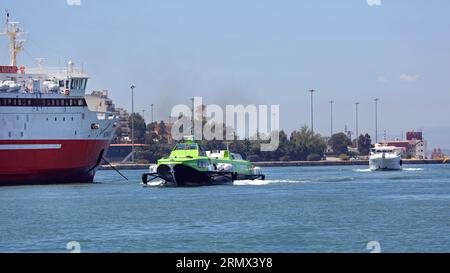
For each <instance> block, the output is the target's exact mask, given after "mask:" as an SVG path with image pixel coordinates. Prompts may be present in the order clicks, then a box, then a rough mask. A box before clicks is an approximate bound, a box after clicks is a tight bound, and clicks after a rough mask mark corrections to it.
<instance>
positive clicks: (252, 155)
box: [116, 114, 372, 163]
mask: <svg viewBox="0 0 450 273" xmlns="http://www.w3.org/2000/svg"><path fill="white" fill-rule="evenodd" d="M133 117H134V132H135V133H134V134H135V142H136V143H143V144H149V147H148V148H147V149H145V150H143V151H139V152H137V154H136V157H137V159H138V160H140V161H141V162H152V163H154V162H156V161H157V160H158V159H160V158H162V157H166V156H168V154H169V153H170V152H171V150H172V149H173V146H174V144H175V143H176V141H175V143H172V144H169V139H170V134H171V132H169V131H168V130H167V126H166V124H165V123H164V121H161V122H153V123H150V124H146V123H145V121H144V119H143V118H142V116H141V115H139V114H134V115H133ZM131 118H132V117H130V123H131ZM130 128H131V125H130ZM118 134H120V132H118ZM116 141H117V138H116ZM198 142H199V144H200V145H201V146H202V147H203V148H204V149H205V150H207V151H208V150H223V149H226V148H227V145H228V147H229V149H230V150H231V151H232V152H236V153H239V154H241V155H242V156H243V157H244V158H245V159H247V160H249V161H252V162H264V161H320V160H323V159H325V158H326V156H338V157H340V158H341V159H344V160H345V159H348V158H349V156H355V155H356V154H355V152H353V151H350V150H349V147H354V148H357V151H358V154H359V155H362V156H365V155H368V154H369V152H370V148H371V147H372V141H371V137H370V135H369V134H365V135H360V136H359V138H358V139H356V140H354V141H353V142H352V141H351V140H350V138H349V137H348V136H347V135H346V134H345V133H337V134H334V135H333V136H332V137H331V138H329V139H328V140H327V139H325V138H324V137H322V136H321V135H320V134H318V133H315V132H313V131H312V130H311V129H310V128H308V127H307V126H303V127H301V128H300V129H298V130H295V131H293V132H292V133H291V134H290V135H289V136H288V135H287V134H286V132H285V131H283V130H282V131H280V132H279V147H278V149H277V150H276V151H273V152H263V151H261V149H260V148H261V143H263V141H261V140H250V139H243V140H241V139H238V138H237V137H235V138H234V140H233V141H229V142H226V141H218V140H212V141H206V140H202V141H198Z"/></svg>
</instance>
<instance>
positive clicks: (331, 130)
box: [330, 100, 334, 137]
mask: <svg viewBox="0 0 450 273" xmlns="http://www.w3.org/2000/svg"><path fill="white" fill-rule="evenodd" d="M333 104H334V100H330V108H331V109H330V113H331V128H330V137H332V136H333Z"/></svg>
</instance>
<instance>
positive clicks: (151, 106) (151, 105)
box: [150, 103, 154, 123]
mask: <svg viewBox="0 0 450 273" xmlns="http://www.w3.org/2000/svg"><path fill="white" fill-rule="evenodd" d="M153 106H154V104H153V103H152V104H150V108H151V118H152V120H151V121H152V123H153Z"/></svg>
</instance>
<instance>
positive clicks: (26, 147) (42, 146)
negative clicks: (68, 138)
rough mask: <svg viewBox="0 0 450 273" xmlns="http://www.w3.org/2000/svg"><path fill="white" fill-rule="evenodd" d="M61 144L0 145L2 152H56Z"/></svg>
mask: <svg viewBox="0 0 450 273" xmlns="http://www.w3.org/2000/svg"><path fill="white" fill-rule="evenodd" d="M56 149H61V144H4V145H3V144H0V150H56Z"/></svg>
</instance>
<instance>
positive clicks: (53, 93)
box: [0, 15, 117, 186]
mask: <svg viewBox="0 0 450 273" xmlns="http://www.w3.org/2000/svg"><path fill="white" fill-rule="evenodd" d="M5 21H6V24H5V25H6V30H5V32H4V33H2V34H6V35H7V36H9V38H10V55H11V64H10V65H8V66H0V186H2V185H29V184H54V183H86V182H92V181H93V179H94V175H95V172H96V170H97V168H98V166H99V165H100V164H101V162H102V158H103V156H104V155H105V154H106V151H107V149H108V147H109V144H110V141H111V139H112V137H113V136H114V133H115V129H116V128H115V127H116V122H117V117H116V116H115V115H114V114H113V113H110V112H108V110H107V108H106V107H105V99H104V98H102V97H101V96H93V95H85V90H86V84H87V81H88V77H87V75H86V74H85V73H84V71H79V70H77V69H76V68H75V66H74V64H73V63H72V62H69V64H68V66H67V68H64V69H43V68H39V69H36V70H34V71H33V70H29V69H25V68H24V67H18V66H17V65H16V55H17V53H18V52H20V51H21V50H22V44H21V43H19V42H17V41H16V36H17V35H19V34H20V32H19V29H18V27H17V23H10V22H9V15H7V16H6V20H5Z"/></svg>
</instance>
